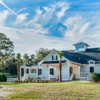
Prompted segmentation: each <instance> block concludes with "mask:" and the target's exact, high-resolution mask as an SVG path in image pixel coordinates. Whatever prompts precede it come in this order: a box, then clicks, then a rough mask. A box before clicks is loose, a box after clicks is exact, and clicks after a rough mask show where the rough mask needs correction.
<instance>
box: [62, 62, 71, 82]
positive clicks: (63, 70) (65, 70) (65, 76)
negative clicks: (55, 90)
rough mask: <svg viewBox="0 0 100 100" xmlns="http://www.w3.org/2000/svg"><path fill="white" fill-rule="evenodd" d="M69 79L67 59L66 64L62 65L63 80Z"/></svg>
mask: <svg viewBox="0 0 100 100" xmlns="http://www.w3.org/2000/svg"><path fill="white" fill-rule="evenodd" d="M69 79H70V76H69V61H67V62H66V63H65V64H64V66H62V80H63V81H67V80H69Z"/></svg>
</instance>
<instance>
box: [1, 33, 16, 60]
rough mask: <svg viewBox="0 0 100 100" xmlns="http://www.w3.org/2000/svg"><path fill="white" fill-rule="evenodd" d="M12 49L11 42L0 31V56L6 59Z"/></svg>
mask: <svg viewBox="0 0 100 100" xmlns="http://www.w3.org/2000/svg"><path fill="white" fill-rule="evenodd" d="M13 49H14V45H13V42H12V41H10V39H9V38H7V37H6V35H4V34H3V33H0V57H1V58H2V59H6V58H7V57H9V56H11V54H12V52H13Z"/></svg>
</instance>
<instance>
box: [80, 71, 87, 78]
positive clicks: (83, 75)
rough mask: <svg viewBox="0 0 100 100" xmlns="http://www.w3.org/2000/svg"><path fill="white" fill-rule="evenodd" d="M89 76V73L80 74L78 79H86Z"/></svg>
mask: <svg viewBox="0 0 100 100" xmlns="http://www.w3.org/2000/svg"><path fill="white" fill-rule="evenodd" d="M87 76H89V73H87V72H80V77H87Z"/></svg>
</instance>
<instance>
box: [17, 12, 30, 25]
mask: <svg viewBox="0 0 100 100" xmlns="http://www.w3.org/2000/svg"><path fill="white" fill-rule="evenodd" d="M28 15H29V14H28V13H24V14H20V15H18V16H17V19H16V22H15V24H23V23H22V22H23V21H24V20H26V19H27V16H28Z"/></svg>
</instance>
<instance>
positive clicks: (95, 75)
mask: <svg viewBox="0 0 100 100" xmlns="http://www.w3.org/2000/svg"><path fill="white" fill-rule="evenodd" d="M91 79H92V81H93V82H99V81H100V73H95V72H94V73H92V75H91Z"/></svg>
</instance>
